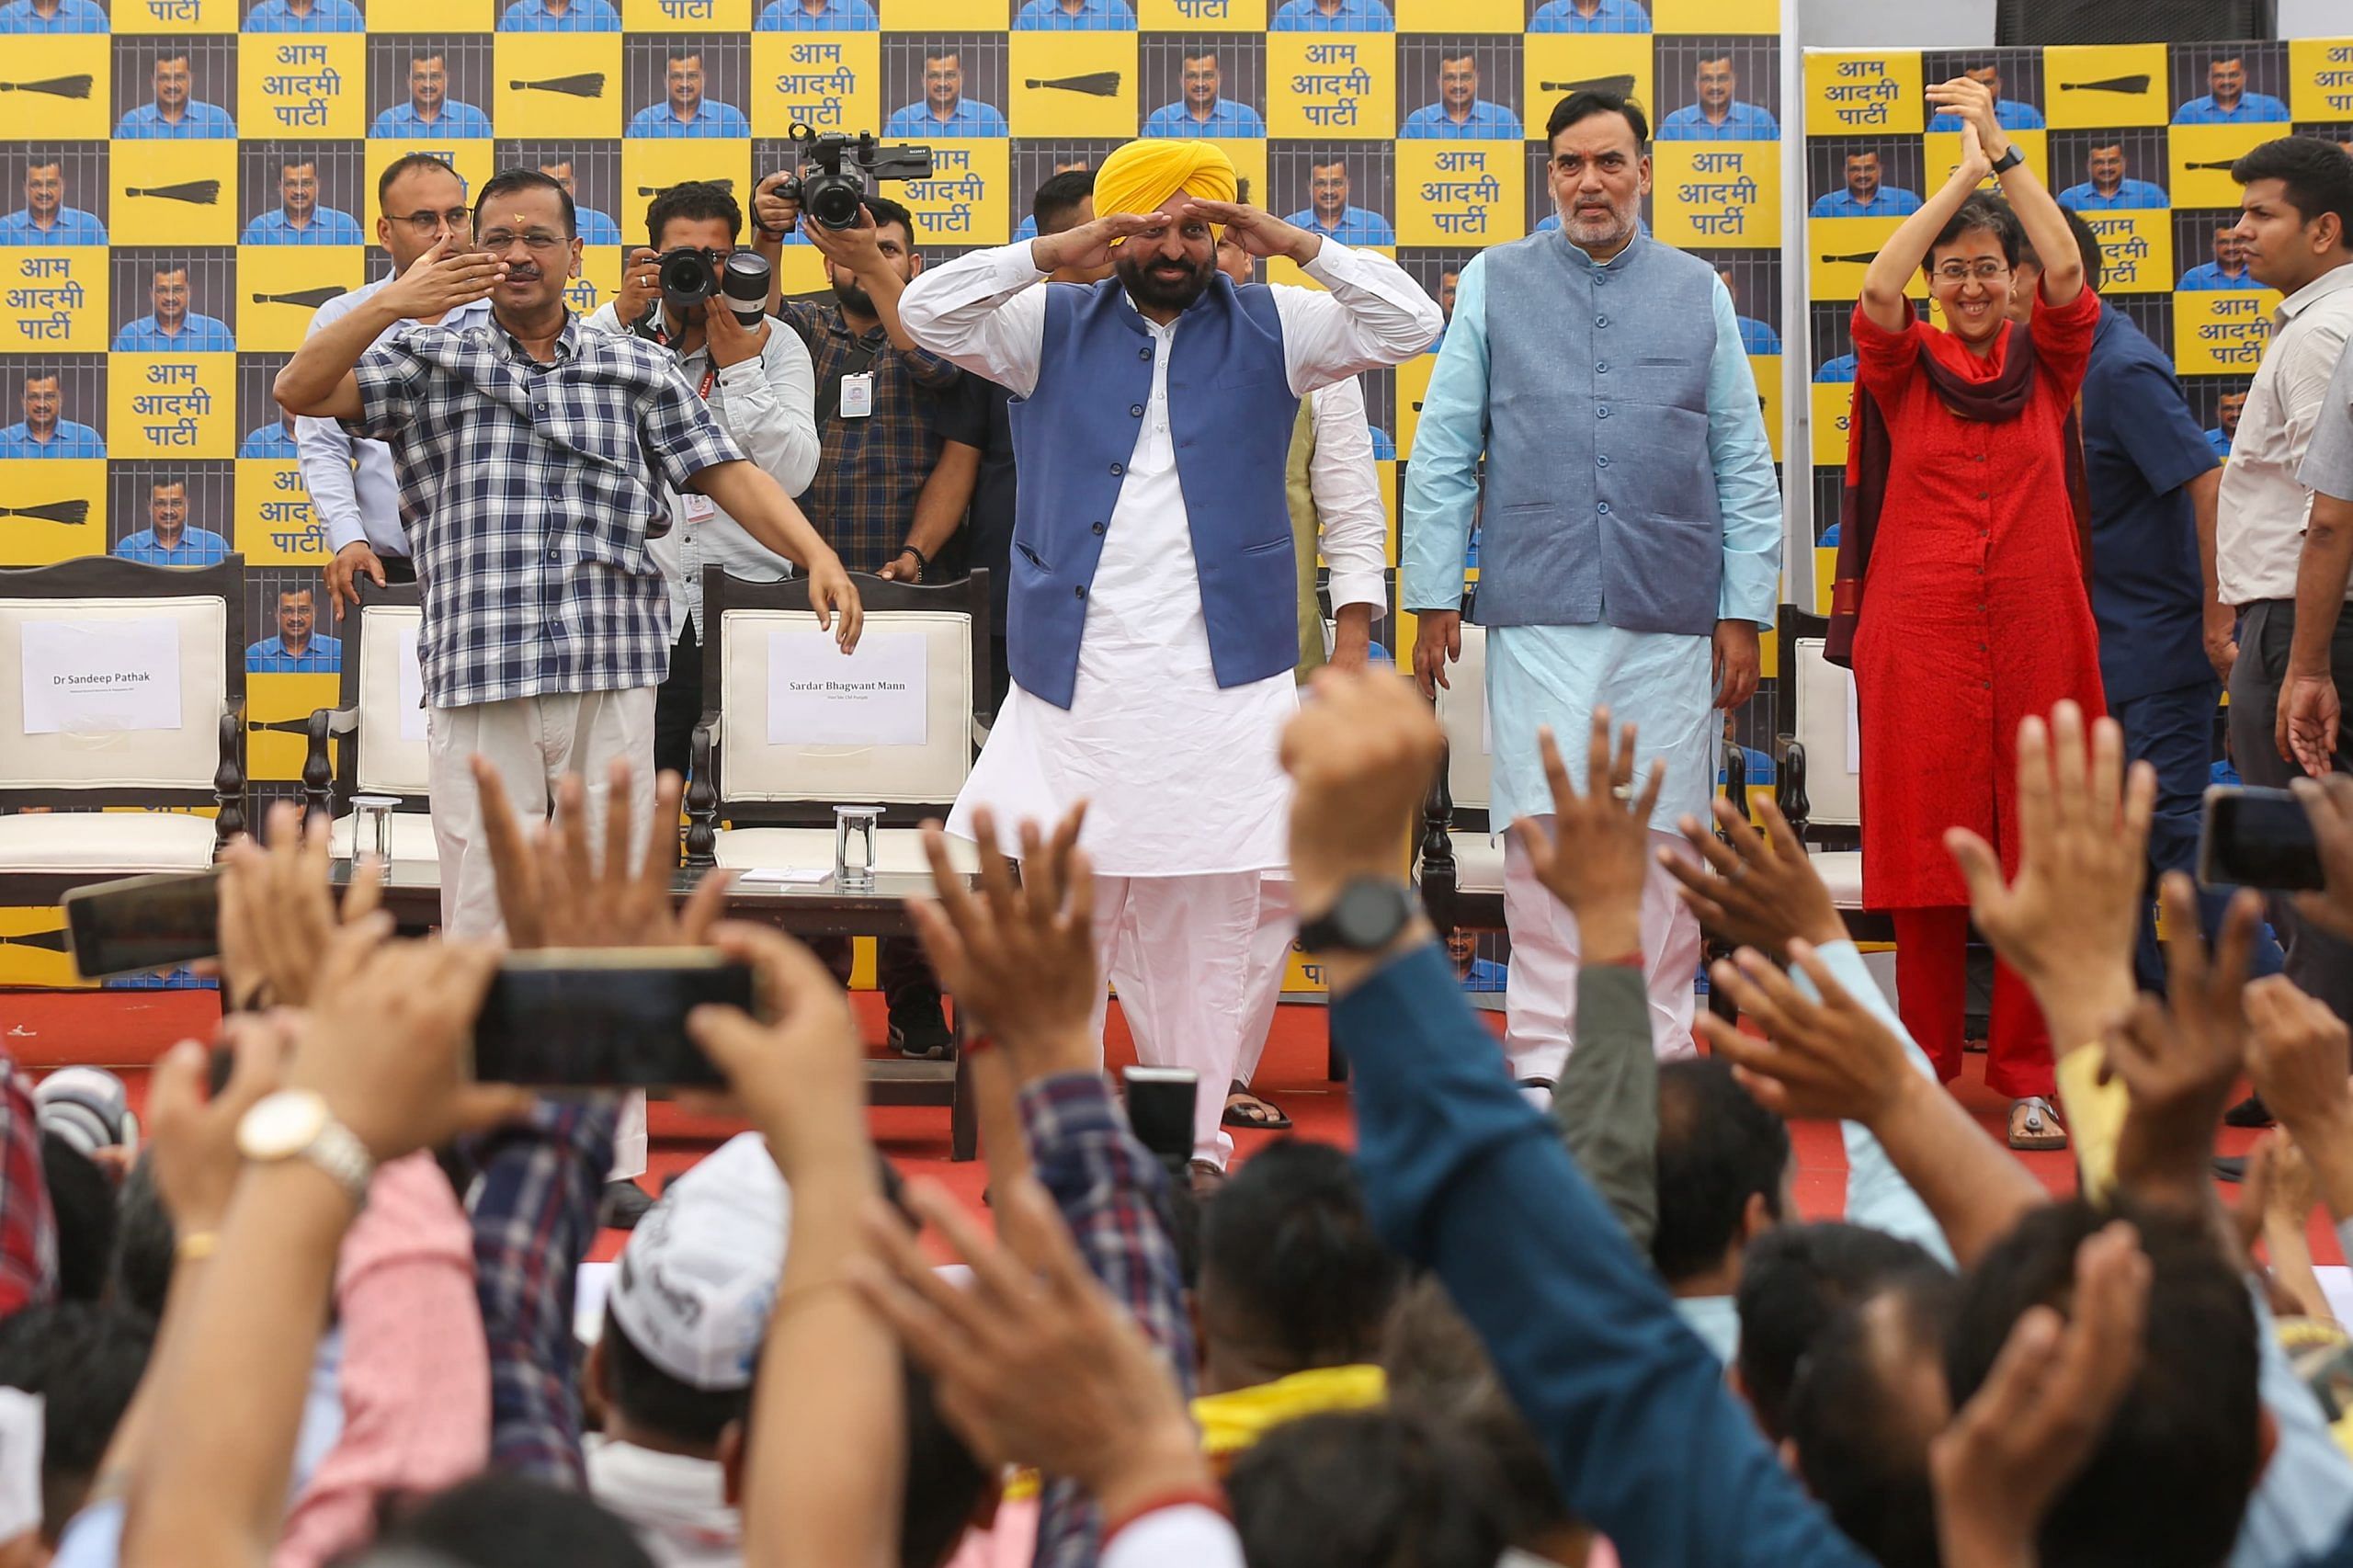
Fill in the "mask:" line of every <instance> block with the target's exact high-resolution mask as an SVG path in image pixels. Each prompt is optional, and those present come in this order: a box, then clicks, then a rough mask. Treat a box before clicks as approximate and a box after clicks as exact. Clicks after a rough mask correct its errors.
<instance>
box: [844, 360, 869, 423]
mask: <svg viewBox="0 0 2353 1568" xmlns="http://www.w3.org/2000/svg"><path fill="white" fill-rule="evenodd" d="M873 416H874V372H873V371H871V370H860V371H859V372H858V374H857V375H855V376H844V377H843V378H842V417H843V418H844V419H871V418H872V417H873Z"/></svg>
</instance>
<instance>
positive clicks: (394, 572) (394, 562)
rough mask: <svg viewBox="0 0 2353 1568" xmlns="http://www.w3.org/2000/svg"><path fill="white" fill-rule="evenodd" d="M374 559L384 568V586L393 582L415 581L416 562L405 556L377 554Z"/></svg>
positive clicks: (388, 585)
mask: <svg viewBox="0 0 2353 1568" xmlns="http://www.w3.org/2000/svg"><path fill="white" fill-rule="evenodd" d="M376 559H377V561H378V562H381V564H382V566H383V568H384V585H385V586H387V587H390V586H391V585H392V584H394V583H414V582H415V581H416V562H414V561H411V560H410V559H409V558H408V557H407V556H405V555H379V556H378V557H376Z"/></svg>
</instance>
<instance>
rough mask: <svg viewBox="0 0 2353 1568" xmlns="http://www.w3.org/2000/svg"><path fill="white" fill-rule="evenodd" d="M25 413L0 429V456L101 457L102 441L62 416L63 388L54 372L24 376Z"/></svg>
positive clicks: (102, 450) (103, 453) (84, 426)
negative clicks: (22, 416)
mask: <svg viewBox="0 0 2353 1568" xmlns="http://www.w3.org/2000/svg"><path fill="white" fill-rule="evenodd" d="M24 403H25V416H24V418H23V419H21V420H19V421H17V423H16V424H14V425H11V426H8V427H7V428H6V430H0V458H102V457H105V456H106V455H107V444H106V441H105V440H104V439H103V438H102V437H100V436H99V435H98V433H97V431H96V430H93V429H91V428H90V427H89V426H87V425H76V424H75V423H74V421H72V420H71V419H68V418H66V417H64V414H65V391H64V386H63V382H61V381H59V380H58V376H57V372H56V371H54V370H50V371H46V372H42V373H37V374H34V375H29V376H27V377H26V378H25V397H24Z"/></svg>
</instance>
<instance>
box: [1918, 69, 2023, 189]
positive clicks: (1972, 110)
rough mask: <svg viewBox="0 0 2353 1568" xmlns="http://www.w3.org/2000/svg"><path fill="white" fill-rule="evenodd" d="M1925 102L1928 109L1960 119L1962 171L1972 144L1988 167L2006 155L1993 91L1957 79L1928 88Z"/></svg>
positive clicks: (2006, 142)
mask: <svg viewBox="0 0 2353 1568" xmlns="http://www.w3.org/2000/svg"><path fill="white" fill-rule="evenodd" d="M1927 98H1928V106H1929V107H1930V108H1936V109H1950V110H1951V111H1952V112H1953V113H1955V114H1957V115H1959V116H1960V117H1961V160H1962V166H1963V167H1967V166H1968V165H1969V163H1970V162H1971V158H1970V154H1971V152H1972V143H1974V148H1973V150H1974V151H1975V152H1976V153H1978V154H1979V156H1981V157H1983V158H1984V161H1985V162H1986V163H1987V164H1988V165H1991V164H1992V162H1993V161H1994V160H1995V159H1996V158H1998V157H2000V156H2001V155H2002V154H2003V153H2006V152H2008V151H2009V137H2008V135H2007V134H2006V132H2004V131H2003V130H2002V122H2001V120H2000V119H1999V117H1997V116H1996V115H1995V99H1994V89H1993V88H1991V87H1989V86H1987V85H1985V84H1984V83H1983V82H1980V81H1977V80H1976V79H1974V78H1973V77H1969V76H1956V77H1954V78H1953V79H1952V80H1951V81H1949V82H1940V83H1938V84H1937V85H1935V86H1932V87H1930V88H1929V89H1928V92H1927ZM1972 132H1974V135H1973V136H1972Z"/></svg>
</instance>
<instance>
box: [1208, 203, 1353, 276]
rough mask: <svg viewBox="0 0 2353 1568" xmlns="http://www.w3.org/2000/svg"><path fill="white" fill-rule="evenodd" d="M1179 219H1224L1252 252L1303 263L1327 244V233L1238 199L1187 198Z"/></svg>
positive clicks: (1226, 228) (1237, 237)
mask: <svg viewBox="0 0 2353 1568" xmlns="http://www.w3.org/2000/svg"><path fill="white" fill-rule="evenodd" d="M1175 218H1176V222H1191V221H1193V220H1196V219H1198V220H1199V221H1201V222H1209V223H1222V224H1224V225H1225V232H1226V233H1228V234H1230V235H1232V236H1233V239H1234V240H1235V241H1236V242H1237V243H1238V244H1240V245H1241V246H1242V248H1243V249H1244V250H1245V251H1248V252H1249V253H1250V254H1251V255H1252V256H1289V257H1290V258H1291V259H1292V260H1293V261H1296V262H1299V263H1301V264H1302V266H1303V265H1305V264H1306V263H1308V262H1311V261H1313V260H1314V259H1315V256H1316V253H1317V252H1318V251H1320V250H1322V249H1323V248H1324V237H1323V236H1322V235H1321V234H1311V233H1308V232H1307V231H1306V230H1304V229H1302V228H1301V227H1300V226H1299V225H1298V224H1296V223H1288V222H1284V221H1283V220H1282V219H1280V218H1278V217H1276V216H1275V215H1274V214H1273V213H1271V212H1268V211H1265V210H1262V209H1259V208H1256V207H1251V206H1247V205H1245V203H1242V202H1239V201H1206V200H1203V199H1200V198H1199V197H1193V198H1189V199H1187V200H1186V201H1185V203H1184V204H1183V205H1182V206H1180V207H1178V208H1177V209H1176V213H1175Z"/></svg>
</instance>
